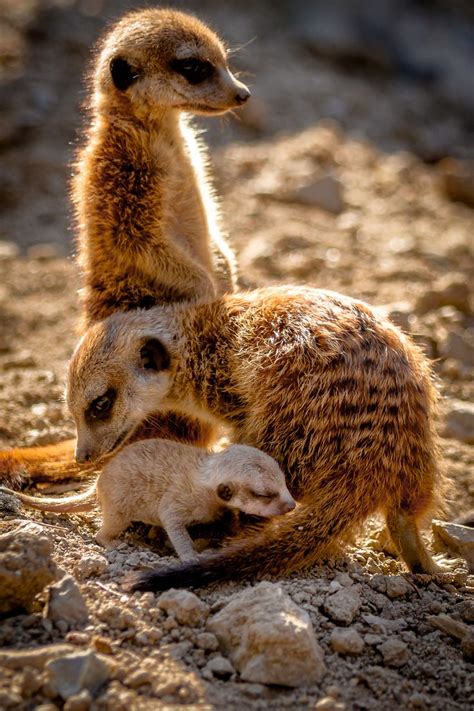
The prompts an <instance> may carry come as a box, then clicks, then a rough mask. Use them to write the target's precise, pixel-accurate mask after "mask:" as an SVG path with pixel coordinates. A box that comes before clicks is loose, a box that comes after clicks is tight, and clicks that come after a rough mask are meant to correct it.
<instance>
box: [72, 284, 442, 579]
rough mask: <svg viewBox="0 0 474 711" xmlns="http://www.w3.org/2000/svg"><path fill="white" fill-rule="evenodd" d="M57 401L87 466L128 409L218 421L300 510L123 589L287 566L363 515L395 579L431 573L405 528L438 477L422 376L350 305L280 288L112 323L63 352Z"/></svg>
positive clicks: (429, 499)
mask: <svg viewBox="0 0 474 711" xmlns="http://www.w3.org/2000/svg"><path fill="white" fill-rule="evenodd" d="M144 348H145V349H146V352H147V354H149V353H153V356H152V357H151V359H147V360H146V363H144V359H143V355H142V352H143V349H144ZM144 365H146V366H147V367H144ZM67 400H68V404H69V408H70V410H71V413H72V415H73V417H74V419H75V422H76V426H77V433H78V448H79V450H80V451H81V452H82V454H83V456H84V455H85V454H86V453H87V454H88V456H89V457H90V458H91V459H92V460H94V459H96V458H98V457H101V456H103V455H105V454H107V453H108V452H110V451H113V450H114V448H115V446H116V442H117V440H118V441H121V440H123V439H126V438H127V437H129V436H130V435H131V433H133V431H134V428H135V427H136V426H137V424H138V423H139V422H140V420H141V418H142V417H143V414H144V413H148V412H153V411H156V410H157V409H161V410H163V411H167V410H168V409H170V408H173V409H178V410H179V411H181V412H183V413H188V414H193V415H195V416H200V417H207V418H209V419H210V420H212V421H218V422H224V423H226V424H227V425H228V426H229V427H230V428H231V430H232V435H231V437H232V439H233V440H234V441H236V442H239V443H244V444H249V445H252V446H255V447H258V448H259V449H261V450H262V451H264V452H266V453H267V454H269V455H270V456H272V457H274V459H275V460H276V461H277V462H278V463H279V465H280V466H281V467H282V469H283V471H284V472H285V475H286V478H287V484H288V488H289V490H290V492H291V494H292V496H294V497H295V498H296V499H297V500H298V501H299V502H300V505H299V506H298V507H297V509H295V511H292V512H291V513H289V514H288V515H287V516H285V517H283V518H281V519H279V520H275V521H270V522H268V523H266V524H265V525H264V526H263V528H262V530H260V531H258V532H256V533H253V534H251V535H249V536H243V537H241V538H239V539H237V540H236V541H235V542H234V543H232V544H231V545H230V547H228V548H227V549H225V550H223V551H222V552H219V553H217V554H210V555H208V556H205V557H204V558H203V559H202V560H201V561H200V562H199V563H195V564H194V563H193V564H189V565H187V566H179V567H177V568H171V569H169V570H165V571H157V572H152V573H146V574H143V575H142V576H141V577H139V578H138V580H137V581H136V583H135V587H136V589H143V590H144V589H160V588H166V587H169V586H180V585H181V586H182V585H200V584H204V583H205V582H210V581H211V580H217V579H225V578H229V577H233V578H242V577H249V576H253V575H255V574H257V573H266V574H267V573H268V574H280V573H286V572H289V571H293V570H298V569H300V568H304V567H307V566H309V565H310V564H312V563H313V562H315V561H316V560H320V559H321V558H322V557H323V556H325V555H327V554H328V553H330V552H332V551H334V549H335V547H336V544H337V543H338V541H340V540H344V539H347V537H348V536H349V535H350V534H351V533H353V532H354V531H355V530H356V529H357V527H359V526H360V525H361V524H362V523H363V522H364V521H365V519H366V518H367V517H368V516H369V515H371V514H373V513H375V512H378V511H380V512H382V513H383V514H384V515H385V518H386V522H387V526H388V530H389V531H390V534H391V537H392V539H393V543H394V544H395V546H396V548H397V550H398V552H399V554H400V555H401V557H402V558H403V559H404V561H405V562H406V563H407V565H408V567H409V569H410V570H412V571H416V572H426V573H429V572H435V571H436V570H437V567H436V566H435V564H434V562H433V561H432V559H431V557H430V555H429V553H428V552H427V550H426V549H425V546H424V544H423V541H422V539H421V536H420V533H419V526H420V524H421V523H422V522H423V521H424V519H426V518H427V517H429V516H430V515H431V513H432V512H433V511H435V510H437V509H438V508H439V507H440V505H441V501H442V496H443V492H444V483H445V482H444V477H443V475H442V474H441V473H440V471H439V469H438V465H437V458H438V449H437V446H438V445H437V437H436V434H435V431H434V425H433V411H434V408H435V404H436V392H435V389H434V386H433V384H432V374H431V371H430V367H429V364H428V362H427V360H426V359H425V357H424V356H423V354H422V352H421V350H420V349H419V348H418V347H417V346H416V345H415V344H414V343H412V341H411V340H410V339H409V338H408V337H407V336H405V335H403V334H402V333H401V331H400V330H399V329H397V328H396V327H395V326H393V325H392V324H391V323H390V322H389V321H388V320H386V319H385V318H384V317H382V316H381V315H379V314H377V313H376V312H375V311H373V310H372V309H371V308H370V307H369V306H368V305H366V304H364V303H362V302H360V301H355V300H353V299H350V298H348V297H344V296H340V295H338V294H335V293H332V292H326V291H321V290H317V289H309V288H307V289H305V288H292V287H289V288H283V287H281V288H267V289H260V290H256V291H254V292H249V293H246V294H238V295H229V296H225V297H223V298H221V299H218V300H216V301H215V302H213V303H206V304H200V305H195V306H192V307H189V306H188V307H187V308H183V307H180V306H172V307H165V308H154V309H151V310H149V311H147V312H144V311H138V312H134V313H129V314H116V315H114V316H111V317H110V318H109V319H107V320H106V321H104V322H102V323H100V324H96V325H94V326H93V327H92V328H91V329H90V330H89V331H88V332H87V333H86V334H85V336H84V337H83V339H82V341H81V342H80V344H79V345H78V347H77V349H76V351H75V353H74V355H73V357H72V359H71V362H70V367H69V375H68V389H67Z"/></svg>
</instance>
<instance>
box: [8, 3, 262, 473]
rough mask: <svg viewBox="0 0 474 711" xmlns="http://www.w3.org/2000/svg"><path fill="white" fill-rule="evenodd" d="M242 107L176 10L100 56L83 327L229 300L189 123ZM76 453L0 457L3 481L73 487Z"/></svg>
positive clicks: (91, 124)
mask: <svg viewBox="0 0 474 711" xmlns="http://www.w3.org/2000/svg"><path fill="white" fill-rule="evenodd" d="M189 56H193V57H202V58H205V59H207V60H211V61H212V62H213V63H214V65H215V67H216V75H215V77H214V78H213V79H212V80H209V81H206V82H204V83H203V84H199V85H197V86H192V85H190V84H188V83H187V82H186V80H185V79H184V78H183V77H181V76H180V75H178V74H177V73H176V72H173V71H171V69H170V67H169V61H170V59H171V58H173V57H178V58H183V57H189ZM117 57H120V58H122V59H123V60H126V61H128V62H130V63H131V64H132V65H133V67H134V69H135V70H136V73H137V75H138V78H137V80H136V81H135V82H133V83H132V85H131V86H130V87H129V88H127V89H126V90H123V91H121V90H119V89H117V88H116V87H115V86H114V83H113V81H112V77H111V71H110V63H111V61H112V60H113V59H114V58H117ZM238 94H240V96H244V97H245V95H248V94H249V92H248V90H247V89H246V87H245V86H244V85H243V84H242V83H241V82H239V81H238V80H237V79H236V78H235V77H234V76H233V75H232V74H231V72H230V70H229V68H228V66H227V58H226V51H225V47H224V45H223V44H222V42H221V41H220V39H219V38H218V37H217V35H216V34H215V33H214V32H212V31H211V30H210V29H209V28H208V27H207V26H206V25H204V24H203V23H202V22H200V21H199V20H197V19H196V18H194V17H191V16H190V15H186V14H183V13H180V12H175V11H173V10H159V9H148V10H141V11H138V12H134V13H131V14H129V15H126V16H125V17H123V18H122V19H121V20H120V21H119V22H118V23H117V24H116V25H114V26H112V27H111V28H110V29H109V30H108V31H107V33H106V34H105V36H104V38H103V39H102V41H101V42H100V43H99V45H98V47H97V53H96V57H95V62H94V70H93V72H92V76H91V78H90V94H89V99H88V109H89V115H88V117H87V122H86V131H85V140H84V145H83V147H82V148H81V149H80V150H79V153H78V156H77V162H76V165H75V168H74V178H73V183H72V198H73V203H74V208H75V217H76V223H77V230H78V257H79V263H80V266H81V268H82V272H83V289H82V290H81V301H82V323H83V326H87V325H90V324H91V323H94V322H95V321H98V320H100V319H103V318H105V317H106V316H109V315H110V314H111V313H113V312H115V311H128V310H130V309H134V308H140V307H145V308H148V307H150V306H153V305H155V304H167V303H173V302H179V301H196V300H205V299H209V298H213V297H215V296H216V295H219V294H222V293H225V292H231V291H233V289H234V283H235V263H234V256H233V253H232V251H231V249H230V248H229V246H228V245H227V243H226V241H225V239H224V237H223V236H222V234H221V228H220V224H219V223H220V220H219V214H218V209H217V207H216V200H215V197H214V193H213V189H212V185H211V182H210V179H209V176H208V171H207V156H206V151H205V146H204V144H203V141H202V140H201V139H200V138H199V137H198V134H197V132H196V131H195V130H194V128H193V127H192V124H191V122H190V118H189V113H187V112H193V113H209V114H214V113H222V112H223V111H226V110H227V109H231V108H234V107H236V106H237V102H236V96H237V95H238ZM136 436H137V437H145V436H146V437H150V436H152V437H153V436H154V437H156V436H162V437H170V438H173V439H184V440H185V441H192V442H196V443H198V444H209V443H210V441H211V440H212V438H213V436H214V433H213V432H212V431H211V430H209V429H206V428H204V427H203V426H202V425H201V424H200V423H199V422H197V421H195V420H193V421H191V420H189V418H183V417H181V418H178V417H177V416H174V417H173V418H169V417H168V418H166V419H165V418H163V417H161V418H160V417H158V416H156V417H154V418H153V420H152V421H148V422H147V423H145V424H144V425H143V426H142V427H141V428H140V430H139V431H138V432H137V434H136ZM73 453H74V442H73V441H69V442H64V443H61V444H60V445H58V446H57V448H48V449H45V448H34V449H28V450H21V449H20V450H19V449H16V450H11V451H7V452H0V480H2V481H6V482H10V483H13V482H15V479H16V478H17V477H18V476H26V475H27V476H28V477H29V478H32V479H34V478H36V477H41V478H44V477H47V478H60V477H71V476H74V475H77V467H76V466H75V464H74V458H73Z"/></svg>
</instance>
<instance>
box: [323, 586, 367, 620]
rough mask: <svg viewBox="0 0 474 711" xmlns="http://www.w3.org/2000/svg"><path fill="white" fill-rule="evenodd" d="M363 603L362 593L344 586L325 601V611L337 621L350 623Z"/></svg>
mask: <svg viewBox="0 0 474 711" xmlns="http://www.w3.org/2000/svg"><path fill="white" fill-rule="evenodd" d="M361 605H362V601H361V599H360V595H359V593H358V592H357V590H355V589H353V588H343V589H341V590H338V591H337V592H335V593H334V594H333V595H329V597H327V598H326V600H325V602H324V611H325V612H326V613H327V614H328V615H329V617H330V618H331V619H332V620H334V621H335V622H342V623H344V624H346V625H349V624H350V623H351V622H352V621H353V620H354V618H355V617H356V615H357V614H358V612H359V610H360V608H361Z"/></svg>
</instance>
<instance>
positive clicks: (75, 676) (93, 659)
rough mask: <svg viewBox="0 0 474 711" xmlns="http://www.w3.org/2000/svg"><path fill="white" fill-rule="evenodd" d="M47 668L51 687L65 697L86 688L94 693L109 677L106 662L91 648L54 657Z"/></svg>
mask: <svg viewBox="0 0 474 711" xmlns="http://www.w3.org/2000/svg"><path fill="white" fill-rule="evenodd" d="M46 670H47V673H48V681H49V684H50V686H51V688H52V689H53V691H54V692H55V693H56V694H58V695H59V696H61V697H62V698H63V699H67V698H69V697H70V696H74V695H76V694H79V693H81V692H82V691H83V690H84V689H86V690H87V691H89V692H90V693H91V694H93V695H94V694H95V693H96V692H97V691H98V690H99V688H100V687H101V686H102V684H104V683H105V682H106V681H107V680H108V678H109V670H108V668H107V665H106V664H105V662H103V661H102V659H101V658H100V657H99V656H98V655H97V654H95V653H94V652H92V651H90V650H87V651H85V652H76V653H74V654H69V655H67V656H64V657H60V658H59V659H54V660H53V661H50V662H48V663H47V665H46Z"/></svg>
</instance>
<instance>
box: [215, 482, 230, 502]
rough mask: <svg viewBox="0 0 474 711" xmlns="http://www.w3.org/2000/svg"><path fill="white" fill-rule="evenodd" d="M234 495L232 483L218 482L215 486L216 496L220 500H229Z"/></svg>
mask: <svg viewBox="0 0 474 711" xmlns="http://www.w3.org/2000/svg"><path fill="white" fill-rule="evenodd" d="M233 495H234V487H233V486H232V484H219V486H218V487H217V496H218V497H219V498H220V499H222V501H230V500H231V498H232V497H233Z"/></svg>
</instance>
